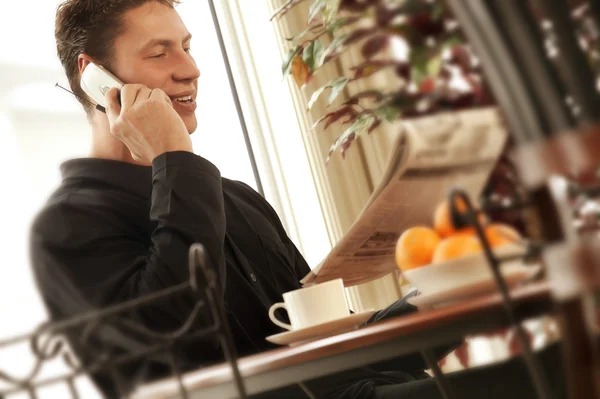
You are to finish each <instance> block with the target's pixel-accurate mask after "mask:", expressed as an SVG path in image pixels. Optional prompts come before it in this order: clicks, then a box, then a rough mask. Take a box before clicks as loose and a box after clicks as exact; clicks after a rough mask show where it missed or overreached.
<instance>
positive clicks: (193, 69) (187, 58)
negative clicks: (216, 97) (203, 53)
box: [173, 53, 200, 80]
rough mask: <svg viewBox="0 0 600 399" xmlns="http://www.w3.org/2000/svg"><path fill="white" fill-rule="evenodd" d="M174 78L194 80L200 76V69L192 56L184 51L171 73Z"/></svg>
mask: <svg viewBox="0 0 600 399" xmlns="http://www.w3.org/2000/svg"><path fill="white" fill-rule="evenodd" d="M173 75H174V76H173V77H174V79H175V80H195V79H198V78H199V77H200V69H198V65H196V61H195V60H194V57H192V56H191V55H190V54H188V53H185V55H184V56H183V57H181V60H180V61H179V62H178V63H177V67H176V68H175V72H174V74H173Z"/></svg>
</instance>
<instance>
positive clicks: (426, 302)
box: [407, 264, 542, 310]
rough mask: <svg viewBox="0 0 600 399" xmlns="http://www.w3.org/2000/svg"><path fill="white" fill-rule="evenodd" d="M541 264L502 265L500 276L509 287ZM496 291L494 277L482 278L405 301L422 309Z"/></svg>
mask: <svg viewBox="0 0 600 399" xmlns="http://www.w3.org/2000/svg"><path fill="white" fill-rule="evenodd" d="M541 269H542V268H541V265H539V264H537V265H529V266H524V265H509V266H508V267H503V268H502V269H501V270H502V276H503V277H504V280H505V281H506V284H507V285H508V286H509V287H514V286H515V285H517V284H519V283H522V282H524V281H527V280H529V279H531V278H533V277H535V276H536V275H537V274H538V273H539V272H540V271H541ZM494 291H496V281H495V280H494V279H483V280H479V281H477V282H473V283H470V284H465V285H462V286H460V287H456V288H453V289H450V290H445V291H441V292H436V293H434V294H420V295H417V296H414V297H411V298H408V299H407V302H408V303H410V304H411V305H413V306H416V307H417V308H419V309H421V310H424V309H429V308H438V307H442V306H446V305H450V304H452V303H455V302H459V301H463V300H465V299H468V298H472V297H476V296H481V295H482V294H488V293H490V292H494Z"/></svg>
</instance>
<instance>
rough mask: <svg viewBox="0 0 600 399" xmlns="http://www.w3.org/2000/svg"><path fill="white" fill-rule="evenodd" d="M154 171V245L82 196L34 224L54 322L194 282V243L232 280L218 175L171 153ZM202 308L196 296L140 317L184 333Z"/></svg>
mask: <svg viewBox="0 0 600 399" xmlns="http://www.w3.org/2000/svg"><path fill="white" fill-rule="evenodd" d="M152 168H153V179H152V198H151V208H150V215H149V216H150V220H151V221H152V222H153V223H154V225H155V226H156V227H155V229H154V231H153V232H152V235H151V245H149V246H148V244H147V241H146V242H145V240H141V239H140V235H139V232H136V231H135V230H136V229H135V226H133V227H132V226H131V221H127V220H122V221H120V222H119V221H118V220H115V218H114V217H112V216H109V215H108V214H107V211H106V210H104V209H98V206H97V204H95V203H94V201H93V200H91V199H90V198H87V197H82V196H84V194H80V193H78V192H75V193H71V194H70V196H69V198H68V199H67V200H62V201H57V203H56V204H55V205H54V206H53V207H51V210H49V211H46V212H45V213H44V215H43V216H41V217H40V218H38V220H37V221H36V223H35V224H34V227H33V230H32V234H31V256H32V263H33V266H34V271H35V276H36V281H37V283H38V286H39V288H40V291H41V292H42V295H43V297H44V301H45V303H46V305H47V307H48V308H49V311H50V312H51V314H52V315H53V316H54V318H64V317H71V316H73V315H75V314H77V313H79V312H81V311H85V310H89V309H90V308H97V307H101V306H109V305H113V304H117V303H121V302H124V301H127V300H130V299H134V298H139V297H141V296H144V295H146V294H149V293H152V292H155V291H158V290H161V289H164V288H167V287H172V286H174V285H176V284H179V283H183V282H186V281H189V266H188V251H189V248H190V246H191V245H192V244H194V243H201V244H203V245H204V247H205V249H206V251H207V255H208V258H209V261H210V264H211V265H212V267H214V268H215V270H216V271H217V275H218V278H219V280H220V281H221V282H223V281H225V278H226V276H225V257H224V254H223V244H224V237H225V212H224V206H223V193H222V187H221V177H220V173H219V171H218V169H217V168H216V167H215V166H214V165H212V164H211V163H209V162H208V161H206V160H205V159H203V158H201V157H199V156H196V155H194V154H192V153H187V152H173V153H166V154H163V155H161V156H159V157H157V158H156V159H155V160H154V162H153V165H152ZM108 212H110V209H109V210H108ZM195 304H196V298H195V297H194V295H193V294H192V292H191V291H189V292H186V293H184V294H181V295H178V296H176V297H175V296H174V297H172V298H171V299H169V300H166V301H163V302H160V303H157V304H154V305H152V306H145V307H143V308H140V309H139V310H138V311H136V312H134V314H133V315H132V316H133V317H134V318H135V319H137V320H138V321H140V322H142V323H143V324H144V325H146V326H147V327H150V328H152V329H155V330H157V331H162V332H167V331H172V330H174V329H177V328H179V327H181V325H182V324H183V323H184V322H185V320H187V318H188V317H189V315H190V313H191V311H192V309H193V307H194V306H195ZM210 346H211V347H210V348H209V349H211V351H212V352H211V354H210V355H209V354H208V353H207V354H206V355H207V356H206V357H207V360H209V359H210V358H211V357H212V356H213V355H215V354H216V353H217V348H218V343H217V342H216V341H215V342H214V345H213V344H211V345H210ZM205 349H206V348H205Z"/></svg>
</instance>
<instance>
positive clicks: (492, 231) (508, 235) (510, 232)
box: [485, 223, 521, 248]
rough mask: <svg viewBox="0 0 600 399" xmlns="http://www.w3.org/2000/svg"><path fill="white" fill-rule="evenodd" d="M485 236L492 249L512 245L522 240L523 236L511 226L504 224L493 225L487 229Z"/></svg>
mask: <svg viewBox="0 0 600 399" xmlns="http://www.w3.org/2000/svg"><path fill="white" fill-rule="evenodd" d="M485 236H486V237H487V239H488V241H489V242H490V246H491V247H492V248H497V247H500V246H502V245H506V244H512V243H515V242H517V241H519V240H520V239H521V235H520V234H519V232H518V231H517V230H515V229H514V228H512V227H511V226H509V225H507V224H503V223H492V224H490V225H489V226H487V227H486V228H485Z"/></svg>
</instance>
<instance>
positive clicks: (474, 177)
mask: <svg viewBox="0 0 600 399" xmlns="http://www.w3.org/2000/svg"><path fill="white" fill-rule="evenodd" d="M507 137H508V134H507V131H506V128H505V126H504V123H503V121H502V118H501V116H500V113H499V111H498V109H497V108H495V107H491V108H483V109H476V110H468V111H460V112H448V113H442V114H437V115H434V116H427V117H423V118H419V119H414V120H411V121H410V122H407V123H405V124H404V127H403V129H402V131H401V132H400V133H399V134H398V138H397V140H395V142H394V146H393V149H392V151H391V155H390V157H389V161H388V166H387V168H386V170H385V172H384V175H383V178H382V179H381V181H380V183H379V185H378V186H377V187H376V189H375V190H374V192H373V195H372V196H371V198H370V199H369V200H368V202H367V205H366V206H365V207H364V209H363V211H362V212H361V214H360V216H359V217H358V218H357V220H356V221H355V222H354V224H353V225H352V227H351V228H350V229H349V231H348V232H347V234H346V235H345V236H344V238H343V239H342V240H340V242H339V243H338V244H337V245H336V246H335V247H334V248H333V249H332V251H331V252H330V253H329V254H328V255H327V257H326V258H325V259H324V260H323V261H322V262H321V264H319V265H318V266H317V267H315V268H314V269H313V270H312V271H311V272H310V273H309V274H308V275H306V277H304V279H302V283H303V284H304V285H305V286H307V285H312V284H316V283H320V282H324V281H328V280H332V279H336V278H343V279H344V284H345V285H346V286H347V287H349V286H353V285H357V284H362V283H365V282H368V281H371V280H374V279H377V278H379V277H382V276H384V275H386V274H388V273H390V272H391V271H393V270H395V269H396V268H397V266H396V263H395V255H394V252H395V246H396V241H397V240H398V238H399V237H400V234H402V232H404V231H405V230H406V229H407V228H409V227H413V226H416V225H426V226H431V225H432V223H433V213H434V211H435V208H436V206H437V205H438V204H439V203H440V202H441V201H443V200H444V199H446V197H447V195H448V192H449V190H451V189H452V188H455V187H458V188H461V189H462V190H464V191H465V192H466V193H467V194H468V195H469V196H470V198H472V199H473V200H474V201H476V200H477V199H478V197H479V195H480V194H481V192H482V190H483V188H484V186H485V184H486V182H487V180H488V178H489V176H490V173H491V172H492V169H493V167H494V165H495V164H496V161H497V160H498V158H499V156H500V154H501V153H502V150H503V148H504V145H505V143H506V139H507Z"/></svg>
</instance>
